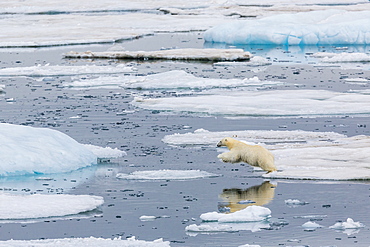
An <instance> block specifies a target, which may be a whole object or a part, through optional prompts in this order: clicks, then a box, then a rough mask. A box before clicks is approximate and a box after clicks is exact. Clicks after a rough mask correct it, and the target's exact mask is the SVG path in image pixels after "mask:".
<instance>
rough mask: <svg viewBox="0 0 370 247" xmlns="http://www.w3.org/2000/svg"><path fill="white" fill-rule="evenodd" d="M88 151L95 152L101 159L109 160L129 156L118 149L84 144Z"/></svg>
mask: <svg viewBox="0 0 370 247" xmlns="http://www.w3.org/2000/svg"><path fill="white" fill-rule="evenodd" d="M84 147H86V148H87V149H88V150H90V151H91V152H93V153H94V154H95V155H96V156H97V157H98V158H101V159H109V158H119V157H122V156H125V155H127V153H126V152H125V151H122V150H119V149H118V148H110V147H105V148H103V147H99V146H95V145H90V144H84Z"/></svg>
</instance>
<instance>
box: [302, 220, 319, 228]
mask: <svg viewBox="0 0 370 247" xmlns="http://www.w3.org/2000/svg"><path fill="white" fill-rule="evenodd" d="M302 227H303V228H305V229H306V230H315V229H316V228H321V227H323V226H322V225H320V224H317V223H316V222H312V221H307V222H306V223H304V224H303V225H302Z"/></svg>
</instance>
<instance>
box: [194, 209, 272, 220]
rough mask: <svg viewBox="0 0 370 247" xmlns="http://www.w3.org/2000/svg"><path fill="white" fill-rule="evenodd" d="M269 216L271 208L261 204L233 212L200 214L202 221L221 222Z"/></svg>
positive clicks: (264, 218)
mask: <svg viewBox="0 0 370 247" xmlns="http://www.w3.org/2000/svg"><path fill="white" fill-rule="evenodd" d="M270 217H271V210H270V209H268V208H266V207H261V206H249V207H247V208H245V209H242V210H239V211H236V212H234V213H229V214H225V213H218V212H209V213H204V214H201V215H200V219H201V220H203V221H207V222H208V221H211V222H212V221H217V222H220V223H221V222H222V223H231V222H233V223H235V222H254V221H263V220H266V219H268V218H270Z"/></svg>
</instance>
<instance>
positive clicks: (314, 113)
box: [132, 89, 370, 117]
mask: <svg viewBox="0 0 370 247" xmlns="http://www.w3.org/2000/svg"><path fill="white" fill-rule="evenodd" d="M220 102H222V104H220ZM132 104H133V105H135V106H137V107H140V108H144V109H149V110H159V111H175V112H187V113H197V114H207V115H222V116H230V117H231V116H234V117H241V116H244V117H302V116H305V117H308V116H309V117H320V116H341V115H363V114H366V115H368V114H369V113H370V112H369V109H370V95H368V94H366V91H364V92H363V93H362V91H356V92H352V93H341V92H333V91H328V90H308V89H302V90H271V91H270V90H265V91H241V90H239V91H226V90H219V91H217V92H216V91H212V92H210V93H209V94H207V95H199V96H193V95H191V96H184V97H164V98H136V99H135V100H134V101H132ZM338 105H340V106H341V107H338Z"/></svg>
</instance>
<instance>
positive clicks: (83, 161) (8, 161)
mask: <svg viewBox="0 0 370 247" xmlns="http://www.w3.org/2000/svg"><path fill="white" fill-rule="evenodd" d="M0 144H1V149H0V157H1V164H0V176H7V175H26V174H42V173H60V172H68V171H71V170H76V169H79V168H82V167H85V166H90V165H92V164H96V163H97V156H96V155H95V154H93V153H92V152H91V151H90V150H88V149H87V148H85V147H84V146H83V145H81V144H80V143H78V142H77V141H75V140H74V139H72V138H71V137H69V136H67V135H66V134H63V133H61V132H59V131H57V130H53V129H46V128H34V127H29V126H21V125H12V124H5V123H1V124H0Z"/></svg>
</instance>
